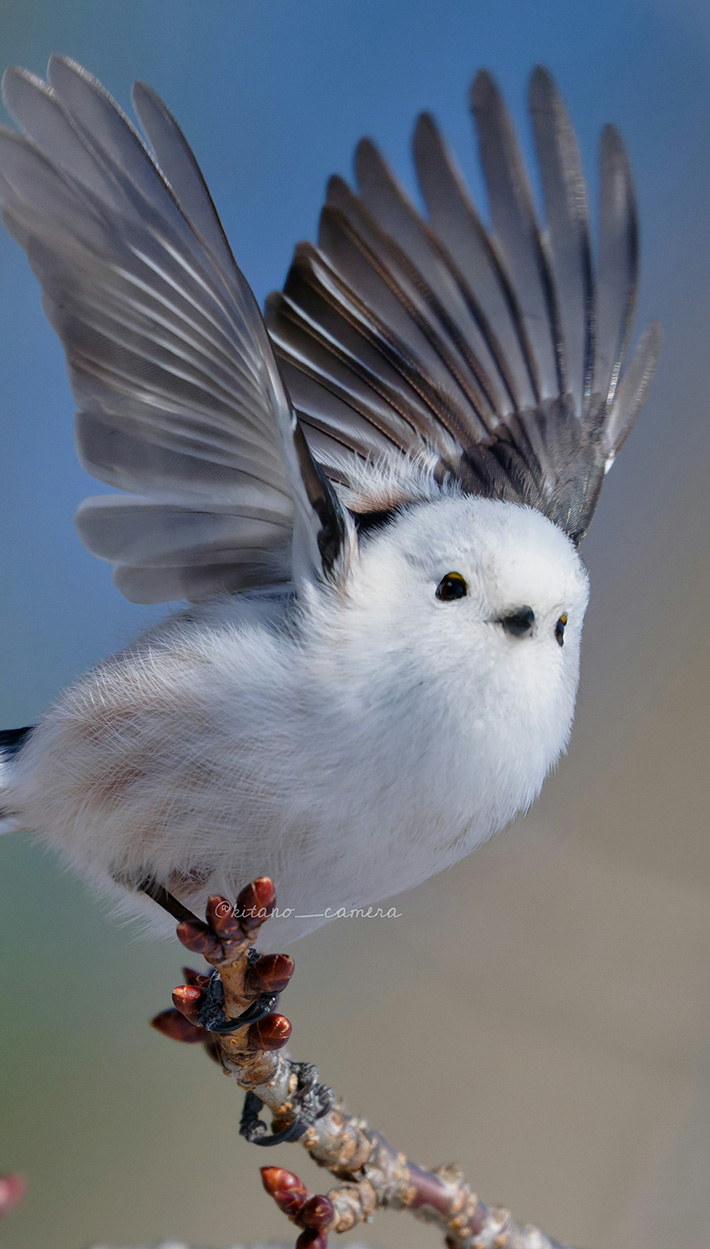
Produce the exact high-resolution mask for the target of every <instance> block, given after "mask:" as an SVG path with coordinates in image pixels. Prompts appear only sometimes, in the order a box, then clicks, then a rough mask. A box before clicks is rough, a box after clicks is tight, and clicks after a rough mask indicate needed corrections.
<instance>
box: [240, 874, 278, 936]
mask: <svg viewBox="0 0 710 1249" xmlns="http://www.w3.org/2000/svg"><path fill="white" fill-rule="evenodd" d="M275 905H276V890H275V888H274V882H273V880H271V878H270V877H269V876H259V877H258V878H257V879H256V880H253V881H252V882H251V884H249V885H245V886H244V888H243V889H242V891H241V893H240V894H239V895H238V897H237V905H236V913H237V915H238V917H239V922H240V924H241V926H242V928H243V930H244V932H246V933H251V932H253V931H254V929H256V928H260V927H261V925H262V924H264V923H265V922H266V920H267V919H268V918H269V916H270V915H271V913H272V912H273V909H274V907H275Z"/></svg>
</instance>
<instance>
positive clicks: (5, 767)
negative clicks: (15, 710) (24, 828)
mask: <svg viewBox="0 0 710 1249" xmlns="http://www.w3.org/2000/svg"><path fill="white" fill-rule="evenodd" d="M33 728H34V725H32V724H29V725H26V726H25V727H24V728H22V729H0V834H2V833H11V832H13V830H14V829H15V828H16V827H17V821H16V819H15V817H14V816H13V814H12V812H11V811H8V810H7V809H6V808H5V804H4V802H3V795H4V794H5V793H6V791H7V788H8V784H9V781H10V775H11V773H12V763H13V759H14V758H15V755H16V754H17V753H18V751H19V750H21V748H22V746H23V745H24V743H25V742H26V741H27V738H28V737H29V735H30V733H31V732H32V729H33Z"/></svg>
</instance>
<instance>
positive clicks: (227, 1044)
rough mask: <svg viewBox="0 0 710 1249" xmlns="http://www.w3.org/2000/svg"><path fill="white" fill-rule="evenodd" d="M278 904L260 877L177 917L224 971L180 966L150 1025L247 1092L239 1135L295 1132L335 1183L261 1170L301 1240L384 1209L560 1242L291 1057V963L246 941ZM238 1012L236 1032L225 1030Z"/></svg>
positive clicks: (465, 1231) (476, 1236)
mask: <svg viewBox="0 0 710 1249" xmlns="http://www.w3.org/2000/svg"><path fill="white" fill-rule="evenodd" d="M275 901H276V895H275V891H274V887H273V884H272V882H271V881H270V880H269V879H268V878H267V877H261V878H260V879H259V880H257V881H254V882H252V884H251V885H248V886H247V887H246V889H243V890H242V892H241V893H240V895H239V897H238V898H237V902H236V906H234V907H233V906H232V905H231V904H230V903H229V902H228V901H227V900H226V899H224V898H219V897H212V898H210V899H209V901H208V905H207V914H206V918H207V923H203V922H202V921H201V920H198V919H196V918H194V919H191V920H183V922H181V923H180V924H179V925H178V929H177V932H178V937H179V938H180V940H181V941H182V943H183V945H185V946H187V948H188V949H190V950H192V951H194V952H196V953H200V954H202V956H203V957H204V958H205V959H206V960H207V962H208V963H210V964H211V965H212V966H213V967H214V968H215V969H217V971H218V972H219V976H218V977H215V976H213V977H211V978H208V977H206V976H204V975H200V973H198V972H194V971H192V970H191V969H187V968H186V969H185V972H186V979H187V982H188V983H187V984H184V985H181V986H180V987H179V988H177V989H176V990H175V992H174V993H173V1002H174V1003H175V1009H174V1010H173V1011H163V1012H162V1014H161V1015H159V1016H157V1017H156V1019H155V1020H154V1021H153V1024H154V1026H155V1027H157V1028H158V1029H159V1030H160V1031H162V1032H163V1033H165V1034H166V1035H169V1036H172V1037H174V1038H175V1039H176V1040H180V1041H191V1042H192V1041H196V1042H201V1043H202V1044H204V1045H205V1046H206V1048H207V1049H208V1051H209V1053H210V1055H211V1056H212V1057H214V1058H215V1059H216V1060H217V1061H218V1062H219V1063H220V1064H221V1065H222V1067H223V1069H224V1070H225V1071H226V1072H228V1073H229V1074H231V1075H233V1076H234V1077H235V1079H236V1080H237V1082H238V1083H239V1084H240V1085H241V1087H242V1088H243V1089H245V1090H246V1091H247V1102H246V1105H245V1114H244V1116H243V1119H242V1132H243V1134H244V1135H246V1136H247V1138H248V1139H250V1140H253V1141H254V1142H255V1143H257V1144H262V1145H263V1144H271V1143H275V1142H276V1141H277V1140H278V1141H281V1140H286V1139H290V1140H296V1139H297V1140H298V1141H299V1143H300V1144H301V1145H302V1146H303V1147H304V1148H305V1149H306V1150H307V1151H308V1153H309V1154H310V1155H311V1157H312V1158H313V1159H314V1161H315V1162H316V1163H318V1165H319V1166H321V1167H324V1168H325V1169H326V1170H328V1171H330V1173H331V1175H333V1176H335V1178H336V1179H337V1180H338V1184H337V1186H336V1187H334V1188H332V1189H331V1190H330V1191H329V1192H328V1193H327V1194H320V1195H319V1194H315V1195H314V1194H311V1193H309V1191H308V1189H307V1188H306V1186H305V1184H303V1182H302V1181H301V1180H300V1179H299V1178H298V1176H297V1175H295V1174H294V1173H293V1172H291V1171H286V1170H284V1168H282V1167H263V1168H262V1172H261V1174H262V1180H263V1183H264V1187H265V1188H266V1191H267V1192H268V1193H269V1194H270V1195H271V1196H272V1197H273V1198H274V1200H275V1202H276V1204H277V1205H278V1206H279V1208H280V1209H281V1210H282V1211H283V1212H284V1213H285V1214H286V1215H287V1216H288V1217H289V1218H290V1219H291V1220H292V1221H293V1222H294V1223H295V1224H296V1225H297V1226H298V1227H299V1228H300V1229H301V1232H300V1235H299V1237H298V1240H297V1242H296V1244H297V1249H307V1247H310V1249H325V1246H326V1245H327V1237H328V1233H329V1232H345V1231H350V1230H351V1229H352V1228H354V1227H357V1226H358V1225H359V1224H360V1223H367V1222H369V1221H370V1219H371V1218H372V1216H373V1214H374V1212H375V1210H377V1209H386V1208H387V1209H391V1210H408V1211H410V1213H412V1214H413V1215H414V1216H415V1217H416V1218H418V1219H421V1220H423V1221H424V1222H426V1223H432V1224H434V1225H435V1226H437V1227H438V1228H440V1230H441V1231H442V1232H443V1233H444V1238H445V1244H446V1245H447V1247H448V1249H566V1247H565V1246H563V1245H561V1244H560V1243H559V1242H558V1241H556V1240H552V1239H551V1238H550V1237H549V1236H547V1235H545V1233H544V1232H541V1231H540V1230H539V1229H538V1228H535V1227H531V1226H526V1227H522V1226H521V1225H520V1224H518V1223H516V1222H515V1220H514V1219H513V1218H512V1216H511V1215H510V1214H509V1213H508V1211H507V1210H503V1209H501V1208H500V1207H497V1206H487V1205H485V1204H484V1203H483V1202H482V1201H480V1200H479V1198H478V1197H476V1196H475V1194H473V1193H472V1192H471V1189H470V1187H469V1185H468V1184H466V1183H465V1181H464V1178H463V1174H462V1172H461V1170H460V1168H459V1167H458V1166H453V1165H452V1166H444V1167H437V1168H435V1169H434V1170H433V1171H424V1170H422V1168H421V1167H418V1166H416V1165H415V1163H413V1162H410V1161H409V1160H408V1159H407V1158H406V1157H405V1155H404V1154H402V1153H398V1152H397V1151H396V1150H395V1149H393V1148H392V1146H391V1145H390V1144H389V1143H388V1141H386V1140H385V1138H384V1137H383V1136H381V1135H380V1133H379V1132H377V1131H376V1130H375V1129H374V1128H372V1127H370V1126H369V1125H368V1123H367V1122H366V1121H365V1120H364V1119H360V1118H356V1117H355V1116H353V1115H350V1114H348V1113H347V1111H346V1110H345V1107H344V1106H343V1104H342V1103H341V1102H340V1101H336V1100H335V1099H334V1097H333V1095H332V1094H331V1093H330V1090H328V1089H325V1088H324V1086H323V1085H321V1084H319V1083H318V1080H317V1072H316V1070H315V1068H314V1067H310V1066H309V1065H308V1064H299V1063H294V1062H292V1061H291V1060H290V1059H289V1058H288V1057H287V1055H286V1054H285V1053H284V1052H283V1046H284V1045H285V1044H286V1042H287V1041H288V1039H289V1036H290V1034H291V1025H290V1023H289V1021H288V1020H287V1019H286V1018H285V1017H284V1016H283V1015H280V1014H278V1013H276V1012H275V1010H274V1009H273V1007H275V1005H276V1004H277V1001H278V994H279V993H280V992H281V991H282V990H283V989H284V988H285V987H286V985H287V984H288V981H289V979H290V977H291V974H292V972H293V962H292V960H291V959H290V958H288V956H287V955H285V954H272V955H265V956H262V957H259V956H258V955H257V954H256V953H255V951H254V949H253V944H254V941H255V940H256V937H257V935H258V931H259V928H260V927H261V925H262V924H263V923H265V922H266V920H267V919H268V918H269V915H270V914H271V913H272V911H273V908H274V905H275ZM240 1016H242V1019H241V1020H240V1019H239V1017H240ZM256 1016H259V1018H255V1017H256ZM252 1018H255V1021H254V1022H251V1019H252ZM235 1021H238V1022H237V1027H236V1029H235V1030H233V1031H224V1030H223V1029H225V1028H229V1027H233V1026H234V1023H235ZM219 1029H222V1031H220V1030H219ZM262 1106H266V1107H267V1108H268V1109H269V1110H270V1112H271V1115H272V1125H271V1129H272V1134H271V1136H269V1134H268V1132H267V1130H266V1127H265V1125H264V1124H262V1123H260V1121H259V1119H258V1111H259V1110H260V1109H261V1107H262Z"/></svg>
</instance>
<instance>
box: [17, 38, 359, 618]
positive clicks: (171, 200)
mask: <svg viewBox="0 0 710 1249" xmlns="http://www.w3.org/2000/svg"><path fill="white" fill-rule="evenodd" d="M49 80H50V81H49V85H47V84H45V83H42V82H41V81H40V80H39V79H36V78H34V77H33V76H32V75H29V74H27V73H25V72H24V71H17V70H11V71H9V72H8V74H7V75H6V77H5V83H4V91H5V98H6V101H7V104H8V108H9V110H10V111H11V113H12V114H13V115H14V117H15V119H16V120H17V122H18V124H19V125H20V127H21V128H22V130H23V132H24V133H23V134H17V133H16V132H13V131H8V130H5V129H3V130H2V131H1V132H0V167H1V170H2V173H1V174H0V195H1V197H2V200H3V219H4V221H5V223H6V225H7V226H8V228H9V230H10V231H11V233H13V234H14V236H15V237H16V238H17V239H18V241H19V242H20V243H21V245H22V246H23V247H24V248H25V249H26V251H27V253H28V257H29V259H30V263H31V265H32V267H33V269H34V271H35V273H36V274H37V276H38V277H39V279H40V282H41V284H42V290H43V300H44V305H45V309H46V311H47V314H48V316H49V318H50V320H51V322H52V324H53V326H54V328H55V329H56V330H57V332H58V334H59V336H60V338H61V340H62V342H63V344H64V347H65V350H66V353H67V360H68V366H69V374H70V379H71V382H72V386H73V389H74V394H75V397H76V399H77V404H78V408H79V412H78V415H77V422H76V436H77V446H78V451H79V456H80V459H81V460H82V463H83V464H84V465H85V467H87V468H88V469H89V471H91V472H94V473H95V475H96V476H98V477H99V479H100V480H102V481H106V482H109V483H110V484H112V485H118V486H119V487H120V488H121V489H123V490H127V491H130V492H132V493H133V494H145V495H147V496H149V497H148V499H147V500H139V501H136V500H131V499H120V498H119V499H116V500H115V501H112V503H111V504H110V505H107V506H104V505H100V504H98V503H97V502H96V501H94V500H89V501H88V502H87V504H86V505H85V507H84V508H83V509H82V510H81V511H80V513H79V516H78V520H77V524H78V528H79V532H80V534H81V536H82V538H83V540H84V541H85V542H86V543H87V545H88V546H89V547H90V549H92V550H93V551H95V553H97V554H99V555H100V556H101V557H102V558H105V559H109V560H111V561H112V562H113V563H115V564H116V565H117V566H120V567H121V568H122V569H123V571H121V573H120V575H117V578H116V579H117V580H118V582H119V584H120V585H121V586H122V588H123V589H124V590H127V589H130V588H131V587H133V589H132V590H131V592H132V593H133V592H134V591H135V592H136V593H138V592H140V594H141V595H142V596H144V595H146V594H148V595H149V598H148V599H145V598H141V601H160V599H161V598H162V596H163V592H164V589H165V586H166V585H168V584H170V585H171V586H175V585H176V584H177V583H178V582H179V581H180V577H182V581H181V584H185V585H187V583H188V581H189V584H190V585H191V586H193V587H199V592H200V595H201V596H202V595H203V594H205V593H209V592H212V591H213V590H216V589H222V588H224V586H225V584H227V583H228V585H229V588H230V589H234V588H238V587H239V585H240V584H244V585H247V584H248V585H252V584H254V583H255V581H259V580H264V581H266V582H272V581H274V580H281V579H282V578H283V576H284V570H285V567H286V565H285V561H284V550H285V549H287V548H288V542H289V537H290V535H291V534H292V533H293V532H294V530H295V532H296V539H295V542H294V547H293V552H294V559H295V561H296V562H297V564H298V565H299V567H298V569H297V572H298V575H313V574H314V573H317V572H319V571H322V569H323V568H324V567H325V568H326V569H327V570H328V571H330V570H331V569H332V568H333V566H334V563H335V561H336V560H337V558H338V557H339V554H340V553H341V548H342V546H343V543H344V541H345V538H346V532H347V522H346V519H345V517H344V513H343V511H342V509H341V508H340V507H339V505H338V503H337V500H336V498H335V495H334V492H333V490H332V488H331V487H330V486H329V485H328V483H327V481H326V479H325V478H324V476H323V474H322V473H321V471H320V470H319V469H318V467H317V465H316V464H315V463H314V461H313V459H312V456H311V455H310V453H309V451H308V448H307V446H306V443H305V440H304V438H303V435H302V433H301V431H300V428H299V426H298V422H297V418H296V416H295V413H294V411H293V409H292V407H291V404H290V400H289V399H288V396H287V394H286V391H285V388H284V386H283V381H282V379H281V376H280V373H279V369H278V366H277V364H276V360H275V358H274V355H273V349H272V347H271V344H270V341H269V338H268V335H267V333H266V329H265V327H264V324H263V320H262V318H261V314H260V312H259V309H258V307H257V304H256V301H255V300H254V297H253V294H252V292H251V290H250V288H249V286H248V284H247V282H246V280H245V279H244V277H243V275H242V274H241V272H240V270H239V269H238V267H237V265H236V264H235V262H234V259H233V257H232V254H231V251H230V250H229V246H228V244H227V242H226V239H225V237H224V233H223V231H222V227H221V224H220V222H219V218H218V216H217V214H216V211H215V209H214V205H213V204H212V201H211V199H210V196H209V192H208V191H207V188H206V186H205V184H204V181H203V179H202V175H201V174H200V172H199V169H198V167H197V165H196V162H195V160H194V157H193V156H192V153H191V152H190V150H189V148H188V147H187V144H186V142H185V140H184V138H183V136H182V134H181V132H180V131H179V129H178V127H177V125H176V124H175V122H174V121H173V119H172V118H171V116H170V114H169V113H168V111H167V110H166V109H165V107H164V106H163V105H162V104H161V103H160V101H159V100H158V99H157V97H156V96H154V95H153V93H152V92H150V91H149V90H148V89H147V88H144V87H141V86H138V87H137V89H136V98H137V101H138V104H139V108H140V109H141V110H142V113H143V115H144V118H145V119H146V127H147V130H148V131H149V133H150V137H151V139H152V142H153V144H154V147H155V150H156V153H159V158H161V159H162V160H164V161H165V164H166V166H168V167H169V169H170V172H171V173H172V174H173V176H174V177H175V182H176V185H174V186H171V185H170V184H169V182H168V181H167V180H166V177H165V175H164V173H163V172H161V170H160V169H159V168H158V166H157V165H156V164H155V162H154V161H153V159H152V158H151V156H150V154H149V152H148V150H147V148H146V147H145V146H144V144H143V141H142V140H141V138H140V136H139V135H138V133H137V131H136V130H135V129H134V127H133V126H132V125H131V123H130V122H129V121H128V120H127V118H126V117H125V116H124V115H123V113H122V112H121V111H120V109H118V107H117V106H116V104H115V103H114V101H113V100H112V99H111V98H110V96H108V95H107V93H106V92H105V91H104V89H103V88H102V87H101V85H100V84H99V83H98V82H96V80H95V79H93V78H91V76H90V75H88V74H87V73H86V72H85V71H84V70H82V69H81V68H80V67H79V66H77V65H75V64H74V63H73V62H69V61H66V60H63V59H62V58H57V57H53V58H52V60H51V61H50V67H49ZM206 496H207V497H206ZM161 509H162V510H161ZM255 509H256V510H255ZM257 518H258V525H257V528H258V540H256V539H255V529H254V526H255V523H256V520H257ZM141 524H143V525H144V526H145V540H144V541H143V542H141V541H140V540H139V537H138V531H139V530H140V526H141ZM171 531H172V533H173V536H172V537H171ZM158 533H159V535H160V540H159V541H158ZM191 533H193V535H194V543H192V544H191V541H190V534H191ZM127 535H130V537H129V536H127ZM216 552H218V555H216ZM230 558H231V559H232V568H231V571H230V569H229V564H230ZM161 561H162V563H163V565H164V566H165V567H169V568H173V569H174V568H177V567H180V568H182V569H183V573H182V574H181V575H180V577H178V575H177V574H176V573H174V572H173V573H171V574H170V575H169V576H167V577H166V578H163V579H162V580H161V578H158V577H155V578H154V579H153V580H151V578H144V577H142V576H140V575H139V574H140V569H141V568H143V567H150V568H152V569H155V568H157V567H160V566H161ZM198 565H202V573H201V574H200V576H199V577H198V576H197V575H196V574H195V575H193V574H190V575H189V576H188V574H187V573H185V572H184V570H185V569H187V568H194V567H196V566H198ZM252 565H253V566H252ZM127 568H128V569H129V570H131V569H132V571H126V569H127ZM208 568H211V569H212V572H213V574H214V575H213V579H212V580H210V577H211V575H212V574H210V573H209V572H208V571H207V570H208ZM286 573H287V575H288V569H287V568H286Z"/></svg>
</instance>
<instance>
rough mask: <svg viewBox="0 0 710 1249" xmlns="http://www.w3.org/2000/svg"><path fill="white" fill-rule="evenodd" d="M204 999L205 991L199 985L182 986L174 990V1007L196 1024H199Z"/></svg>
mask: <svg viewBox="0 0 710 1249" xmlns="http://www.w3.org/2000/svg"><path fill="white" fill-rule="evenodd" d="M202 998H203V991H202V989H199V988H198V987H197V985H191V984H180V985H178V987H177V989H173V1006H176V1007H177V1009H178V1010H179V1011H180V1014H181V1015H184V1016H185V1018H186V1019H189V1020H190V1022H191V1023H194V1024H199V1014H200V1007H201V1005H202Z"/></svg>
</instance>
